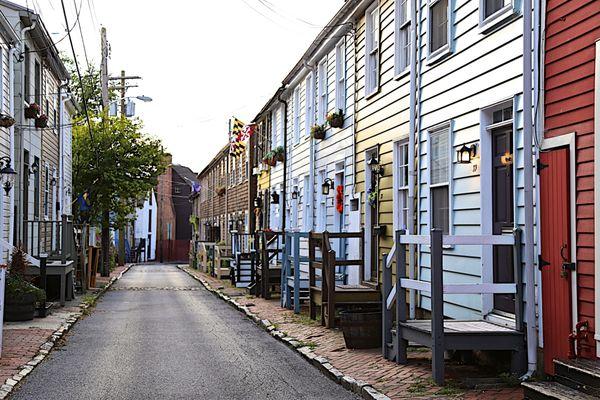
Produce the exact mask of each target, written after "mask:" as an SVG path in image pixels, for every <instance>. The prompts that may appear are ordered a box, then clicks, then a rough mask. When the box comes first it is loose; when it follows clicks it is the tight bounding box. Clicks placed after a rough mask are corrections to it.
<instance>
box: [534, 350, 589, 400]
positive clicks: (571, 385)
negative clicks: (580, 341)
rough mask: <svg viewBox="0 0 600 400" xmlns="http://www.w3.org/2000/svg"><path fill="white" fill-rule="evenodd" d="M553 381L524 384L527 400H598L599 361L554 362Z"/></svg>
mask: <svg viewBox="0 0 600 400" xmlns="http://www.w3.org/2000/svg"><path fill="white" fill-rule="evenodd" d="M554 369H555V376H554V381H548V382H525V383H523V384H522V385H523V388H524V389H525V398H526V399H529V400H546V399H561V400H563V399H564V400H588V399H598V398H600V361H595V360H583V359H580V360H554Z"/></svg>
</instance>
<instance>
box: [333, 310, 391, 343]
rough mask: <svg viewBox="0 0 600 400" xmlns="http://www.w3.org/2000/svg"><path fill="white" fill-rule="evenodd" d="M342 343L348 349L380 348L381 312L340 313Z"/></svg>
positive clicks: (357, 311) (354, 311)
mask: <svg viewBox="0 0 600 400" xmlns="http://www.w3.org/2000/svg"><path fill="white" fill-rule="evenodd" d="M340 326H341V328H342V332H343V334H344V342H346V347H347V348H349V349H374V348H377V347H381V311H379V310H353V311H350V310H348V311H343V312H342V313H340Z"/></svg>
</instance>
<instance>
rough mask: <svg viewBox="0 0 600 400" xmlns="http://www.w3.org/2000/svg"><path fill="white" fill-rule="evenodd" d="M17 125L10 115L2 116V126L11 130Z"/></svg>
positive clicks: (0, 121) (0, 118)
mask: <svg viewBox="0 0 600 400" xmlns="http://www.w3.org/2000/svg"><path fill="white" fill-rule="evenodd" d="M14 124H15V119H14V118H13V117H11V116H10V115H8V114H0V126H1V127H3V128H10V127H11V126H13V125H14Z"/></svg>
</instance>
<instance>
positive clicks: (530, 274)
mask: <svg viewBox="0 0 600 400" xmlns="http://www.w3.org/2000/svg"><path fill="white" fill-rule="evenodd" d="M531 7H532V4H531V0H523V153H524V157H523V160H524V161H523V169H524V170H523V173H524V196H525V198H524V203H525V220H524V221H523V224H524V230H525V252H524V258H525V279H524V281H525V304H526V305H527V308H526V310H525V316H526V318H527V331H526V335H527V373H526V374H525V375H524V376H523V377H522V379H527V378H529V377H531V376H532V375H533V374H534V373H535V371H536V368H537V332H536V316H535V269H534V234H533V233H534V232H533V231H534V228H533V224H534V218H533V157H534V156H535V151H534V150H533V143H532V137H533V136H532V135H533V127H532V125H533V121H532V115H531V109H532V98H531V92H532V82H531V52H532V45H531V28H532V26H531Z"/></svg>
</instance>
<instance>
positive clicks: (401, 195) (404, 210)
mask: <svg viewBox="0 0 600 400" xmlns="http://www.w3.org/2000/svg"><path fill="white" fill-rule="evenodd" d="M403 152H406V163H403V160H402V159H403V157H402V156H403ZM408 153H409V152H408V139H402V140H399V141H397V142H396V143H395V155H394V156H395V158H396V162H395V163H394V174H395V184H394V187H395V193H394V195H395V197H394V204H395V206H394V213H395V218H394V231H396V230H398V229H405V230H407V232H408V229H409V227H408V226H407V219H408V205H409V204H408V177H407V179H406V182H402V168H406V169H407V170H408V165H409V159H408V157H409V154H408ZM408 173H409V174H410V170H408Z"/></svg>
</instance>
